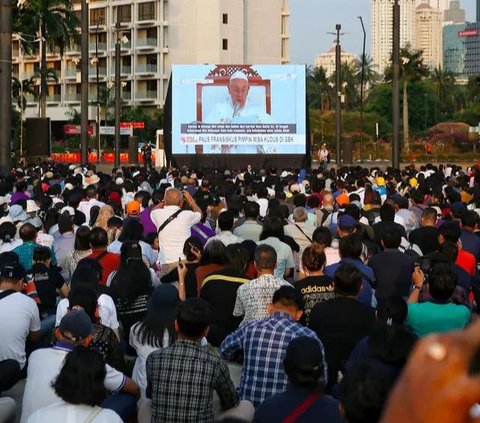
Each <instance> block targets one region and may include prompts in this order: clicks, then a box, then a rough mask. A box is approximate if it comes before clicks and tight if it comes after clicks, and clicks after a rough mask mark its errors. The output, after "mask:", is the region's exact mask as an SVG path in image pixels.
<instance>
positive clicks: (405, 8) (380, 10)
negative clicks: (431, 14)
mask: <svg viewBox="0 0 480 423" xmlns="http://www.w3.org/2000/svg"><path fill="white" fill-rule="evenodd" d="M393 3H394V2H393V0H370V11H371V31H372V32H371V54H372V60H373V63H374V65H375V67H376V71H377V72H379V73H380V74H383V72H384V70H385V68H386V67H387V65H388V63H389V61H390V57H391V53H392V38H393V25H392V20H393ZM419 3H420V2H419V1H418V0H400V1H399V4H400V46H401V47H404V46H406V45H407V44H410V45H412V46H415V45H416V43H415V35H416V34H415V10H416V7H417V5H418V4H419Z"/></svg>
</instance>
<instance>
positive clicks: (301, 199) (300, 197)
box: [293, 194, 307, 207]
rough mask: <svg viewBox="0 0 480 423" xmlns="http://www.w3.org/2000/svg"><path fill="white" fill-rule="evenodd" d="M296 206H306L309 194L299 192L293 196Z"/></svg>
mask: <svg viewBox="0 0 480 423" xmlns="http://www.w3.org/2000/svg"><path fill="white" fill-rule="evenodd" d="M293 204H294V205H295V207H305V206H306V205H307V196H306V195H305V194H297V195H296V196H295V197H293Z"/></svg>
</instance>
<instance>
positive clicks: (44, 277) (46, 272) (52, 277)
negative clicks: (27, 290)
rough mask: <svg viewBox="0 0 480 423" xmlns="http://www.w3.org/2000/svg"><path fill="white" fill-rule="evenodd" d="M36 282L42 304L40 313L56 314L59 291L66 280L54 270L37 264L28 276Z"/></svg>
mask: <svg viewBox="0 0 480 423" xmlns="http://www.w3.org/2000/svg"><path fill="white" fill-rule="evenodd" d="M32 279H33V280H34V282H35V287H36V290H37V294H38V297H39V298H40V303H39V304H38V308H39V310H40V313H51V312H52V311H53V312H55V310H56V305H57V289H60V288H61V287H62V286H63V284H64V283H65V280H64V279H63V276H62V275H61V274H60V272H58V271H57V270H56V269H54V268H48V267H47V266H46V265H45V264H43V263H35V264H34V265H33V266H32V268H31V269H30V272H28V275H27V281H28V280H32Z"/></svg>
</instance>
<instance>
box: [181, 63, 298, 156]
mask: <svg viewBox="0 0 480 423" xmlns="http://www.w3.org/2000/svg"><path fill="white" fill-rule="evenodd" d="M172 82H173V95H172V153H173V154H305V151H306V119H305V66H303V65H175V66H173V73H172Z"/></svg>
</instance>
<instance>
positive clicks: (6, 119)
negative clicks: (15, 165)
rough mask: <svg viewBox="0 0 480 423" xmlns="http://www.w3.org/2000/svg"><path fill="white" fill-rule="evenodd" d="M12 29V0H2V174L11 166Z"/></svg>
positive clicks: (0, 146) (0, 171)
mask: <svg viewBox="0 0 480 423" xmlns="http://www.w3.org/2000/svg"><path fill="white" fill-rule="evenodd" d="M12 30H13V24H12V2H11V0H0V93H1V95H0V116H1V117H2V123H1V124H0V174H2V175H4V176H6V175H7V173H8V172H9V171H10V167H11V166H10V165H11V156H10V150H11V144H12V132H11V131H12V105H11V102H12ZM21 82H22V81H20V83H21Z"/></svg>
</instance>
